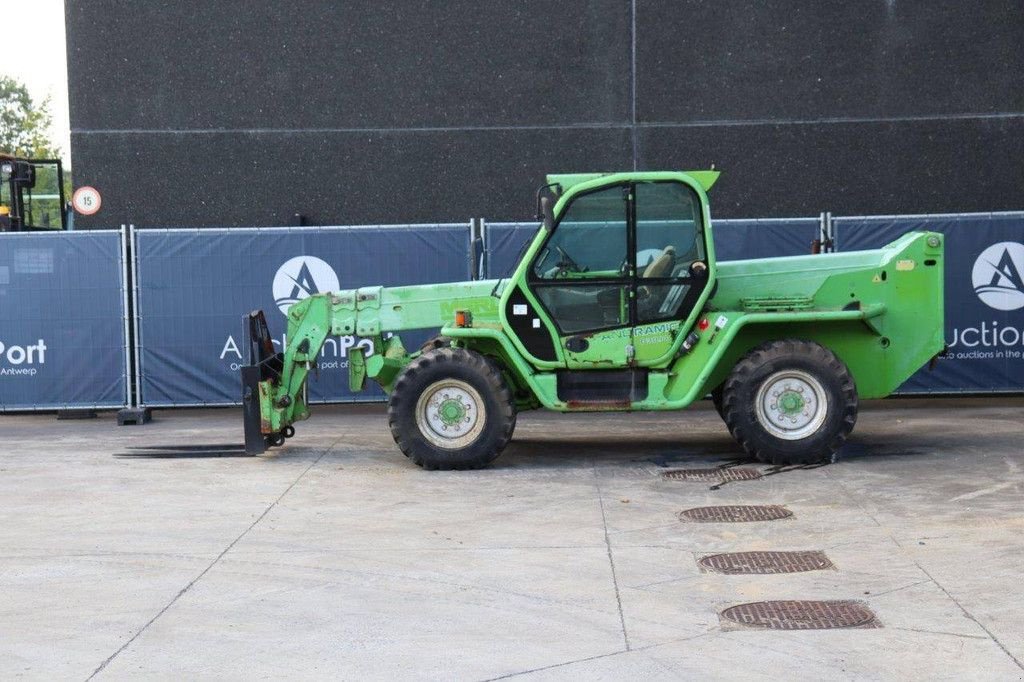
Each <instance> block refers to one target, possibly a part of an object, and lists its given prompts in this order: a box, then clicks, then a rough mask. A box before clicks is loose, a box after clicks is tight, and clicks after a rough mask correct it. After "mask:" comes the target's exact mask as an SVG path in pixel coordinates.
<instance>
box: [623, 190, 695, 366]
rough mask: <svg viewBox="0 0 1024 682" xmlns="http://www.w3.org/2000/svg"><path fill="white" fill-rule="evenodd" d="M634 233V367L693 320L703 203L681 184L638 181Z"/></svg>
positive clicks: (660, 352)
mask: <svg viewBox="0 0 1024 682" xmlns="http://www.w3.org/2000/svg"><path fill="white" fill-rule="evenodd" d="M634 196H635V202H636V206H635V210H634V214H633V232H634V234H635V249H636V264H637V268H636V279H635V281H634V283H633V284H634V288H633V291H634V295H635V299H636V314H635V317H634V319H633V328H632V338H633V346H634V354H635V358H636V363H637V364H638V365H641V366H644V365H650V364H657V363H658V362H659V361H661V360H663V359H664V356H665V354H666V353H669V352H670V351H671V350H672V349H673V346H674V343H675V340H676V339H677V338H678V337H679V336H680V335H681V334H688V333H689V331H690V329H689V328H690V327H691V326H692V325H693V323H694V322H695V318H696V316H697V313H699V312H700V311H697V310H695V309H694V308H695V306H696V304H697V301H698V300H699V299H700V295H701V294H702V293H703V292H704V290H705V288H706V287H707V286H708V284H709V274H710V273H709V268H708V255H707V254H708V250H707V244H706V242H705V235H704V227H703V215H704V213H703V205H702V204H701V201H700V198H699V196H698V194H697V192H696V191H694V190H693V189H692V188H691V187H690V186H689V185H685V184H683V183H681V182H648V183H637V184H636V185H635V188H634Z"/></svg>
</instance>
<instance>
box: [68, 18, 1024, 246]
mask: <svg viewBox="0 0 1024 682" xmlns="http://www.w3.org/2000/svg"><path fill="white" fill-rule="evenodd" d="M66 7H67V10H66V12H67V37H68V62H69V80H70V84H71V93H70V94H71V126H72V163H73V166H74V171H75V182H76V184H77V185H82V184H92V185H94V186H96V187H97V188H99V189H100V191H101V192H102V194H103V200H104V207H103V210H102V211H101V212H100V213H99V214H98V215H96V216H95V217H93V218H91V219H84V218H79V219H78V221H77V224H78V225H79V226H111V225H117V224H120V223H122V222H133V223H135V224H136V225H139V226H187V227H190V226H212V225H218V226H223V225H228V226H234V225H281V224H290V223H291V221H292V216H293V214H295V213H302V214H304V215H306V216H307V218H308V220H309V222H310V223H311V224H352V223H381V222H432V221H450V220H451V221H462V220H466V219H468V218H470V217H473V216H484V217H486V218H488V219H491V220H500V219H519V218H528V217H531V216H532V213H533V191H534V189H535V188H536V186H537V185H539V184H541V183H542V182H543V176H544V174H545V173H547V172H570V171H594V170H620V169H630V168H633V167H637V168H641V169H658V170H661V169H687V168H706V167H708V166H709V165H710V164H712V163H714V164H716V166H717V167H718V168H719V169H721V170H723V171H725V174H724V175H723V178H722V180H721V181H720V183H719V185H717V186H716V187H715V189H714V190H713V191H712V204H713V213H714V215H717V216H719V217H767V216H793V215H815V214H817V213H818V212H819V211H822V210H831V211H832V212H833V213H836V214H877V213H921V212H956V211H995V210H1006V209H1022V208H1024V5H1021V3H1020V1H1019V0H1003V1H995V0H978V1H976V2H971V3H964V2H962V0H917V1H912V2H907V1H905V0H858V1H857V2H850V1H849V0H844V1H837V0H819V1H818V2H806V1H805V0H758V1H757V2H754V1H753V0H750V1H749V2H740V1H738V0H719V1H718V2H698V1H696V0H690V1H686V0H635V1H631V0H590V1H584V0H562V1H561V2H557V3H554V2H542V1H540V0H515V1H512V2H509V1H508V0H505V1H503V2H496V1H492V0H475V1H472V2H470V1H467V0H458V1H448V2H442V1H440V0H438V1H436V2H423V1H420V2H413V1H412V0H405V1H402V0H392V1H390V2H388V1H377V2H353V1H347V2H339V1H328V0H309V1H306V2H302V1H301V0H299V1H293V2H288V3H284V2H279V1H278V2H269V1H267V0H262V1H261V0H246V1H240V0H237V1H234V2H230V1H226V0H221V1H219V2H216V3H212V2H210V3H199V2H156V1H153V2H148V1H147V2H127V1H125V0H74V1H69V2H68V3H66Z"/></svg>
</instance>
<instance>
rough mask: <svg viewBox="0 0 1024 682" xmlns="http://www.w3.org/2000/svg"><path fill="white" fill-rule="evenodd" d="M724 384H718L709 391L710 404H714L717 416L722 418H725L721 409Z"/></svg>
mask: <svg viewBox="0 0 1024 682" xmlns="http://www.w3.org/2000/svg"><path fill="white" fill-rule="evenodd" d="M724 386H725V384H719V385H718V386H717V387H716V388H715V390H713V391H711V404H712V405H714V406H715V412H717V413H718V416H719V417H722V418H723V419H725V413H724V412H723V411H722V389H723V387H724Z"/></svg>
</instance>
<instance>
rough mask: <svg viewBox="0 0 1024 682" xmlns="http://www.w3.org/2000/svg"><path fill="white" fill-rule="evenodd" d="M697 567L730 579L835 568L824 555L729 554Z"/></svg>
mask: <svg viewBox="0 0 1024 682" xmlns="http://www.w3.org/2000/svg"><path fill="white" fill-rule="evenodd" d="M697 563H698V564H699V565H700V567H701V568H702V569H704V570H706V571H711V572H712V573H725V574H727V575H741V574H748V575H749V574H755V575H768V574H773V573H803V572H805V571H824V570H827V569H830V568H835V565H834V564H833V563H832V562H831V561H830V560H829V558H828V557H827V556H825V553H824V552H729V553H726V554H712V555H711V556H706V557H703V558H702V559H701V560H700V561H698V562H697Z"/></svg>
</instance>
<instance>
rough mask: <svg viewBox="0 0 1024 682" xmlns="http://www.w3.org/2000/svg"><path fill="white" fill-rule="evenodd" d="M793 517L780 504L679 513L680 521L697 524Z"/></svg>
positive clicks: (736, 505) (691, 510)
mask: <svg viewBox="0 0 1024 682" xmlns="http://www.w3.org/2000/svg"><path fill="white" fill-rule="evenodd" d="M792 515H793V512H791V511H789V510H788V509H786V508H785V507H783V506H781V505H778V504H762V505H742V504H731V505H725V506H721V507H694V508H693V509H687V510H685V511H681V512H679V520H680V521H693V522H696V523H744V522H747V521H776V520H778V519H785V518H789V517H790V516H792Z"/></svg>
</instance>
